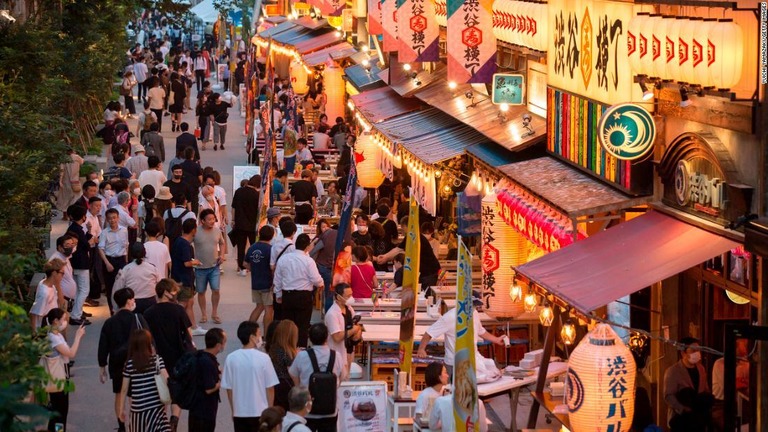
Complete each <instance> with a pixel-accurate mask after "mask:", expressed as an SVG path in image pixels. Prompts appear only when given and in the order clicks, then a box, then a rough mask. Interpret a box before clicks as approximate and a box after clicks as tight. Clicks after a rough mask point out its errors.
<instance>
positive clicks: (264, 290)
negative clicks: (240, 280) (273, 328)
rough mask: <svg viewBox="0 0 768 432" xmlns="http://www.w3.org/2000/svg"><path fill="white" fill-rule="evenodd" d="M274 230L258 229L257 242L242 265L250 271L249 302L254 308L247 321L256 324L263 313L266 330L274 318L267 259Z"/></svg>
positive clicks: (270, 228)
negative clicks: (254, 305) (253, 304)
mask: <svg viewBox="0 0 768 432" xmlns="http://www.w3.org/2000/svg"><path fill="white" fill-rule="evenodd" d="M274 235H275V229H274V228H272V227H271V226H269V225H264V226H263V227H261V228H259V241H257V242H256V243H254V244H252V245H251V247H250V248H248V252H246V254H245V257H246V258H245V261H244V262H243V265H244V266H245V267H246V268H248V269H249V270H250V271H251V301H252V302H253V303H255V304H256V307H255V308H254V309H253V311H251V315H250V317H249V318H248V320H249V321H253V322H257V321H258V320H259V318H261V313H262V312H264V327H265V328H268V327H269V324H270V323H271V322H272V318H273V316H274V309H273V307H272V269H271V268H270V266H269V258H270V255H271V252H272V246H271V245H270V242H271V241H272V237H273V236H274Z"/></svg>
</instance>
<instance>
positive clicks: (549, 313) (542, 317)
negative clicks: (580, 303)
mask: <svg viewBox="0 0 768 432" xmlns="http://www.w3.org/2000/svg"><path fill="white" fill-rule="evenodd" d="M554 319H555V312H554V311H553V310H552V306H551V305H550V304H549V302H546V303H544V307H543V308H541V310H540V311H539V322H541V325H543V326H544V327H549V326H551V325H552V321H553V320H554Z"/></svg>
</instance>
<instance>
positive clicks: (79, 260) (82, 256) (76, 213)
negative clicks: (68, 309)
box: [67, 204, 95, 325]
mask: <svg viewBox="0 0 768 432" xmlns="http://www.w3.org/2000/svg"><path fill="white" fill-rule="evenodd" d="M86 213H87V210H86V209H85V207H81V206H79V205H77V204H72V205H71V206H69V208H68V209H67V214H69V218H70V220H71V223H70V225H69V227H68V228H67V233H68V234H70V235H71V236H72V237H74V238H75V239H76V241H77V243H76V245H75V250H74V251H73V253H72V256H71V257H70V259H69V261H70V263H71V264H72V270H73V272H72V276H73V278H74V279H75V283H76V286H77V291H76V293H75V296H74V297H73V299H74V303H73V305H72V318H71V319H72V322H71V324H72V325H80V324H83V323H85V325H89V324H90V321H88V320H87V319H86V318H85V317H83V305H84V304H85V299H86V298H87V297H88V294H89V293H90V291H91V275H90V269H91V258H90V252H91V246H92V245H93V244H95V240H93V236H91V234H90V233H88V229H87V228H86V226H85V220H86V216H85V215H86Z"/></svg>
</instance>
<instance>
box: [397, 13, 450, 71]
mask: <svg viewBox="0 0 768 432" xmlns="http://www.w3.org/2000/svg"><path fill="white" fill-rule="evenodd" d="M400 3H402V5H400ZM397 22H398V23H400V26H399V27H398V39H400V42H399V43H400V44H399V48H398V55H397V59H398V61H400V62H403V63H405V62H428V61H429V62H431V61H438V60H440V51H439V48H438V44H437V42H438V38H439V36H440V29H439V27H438V25H437V21H436V20H435V3H434V0H402V2H401V1H400V0H398V7H397Z"/></svg>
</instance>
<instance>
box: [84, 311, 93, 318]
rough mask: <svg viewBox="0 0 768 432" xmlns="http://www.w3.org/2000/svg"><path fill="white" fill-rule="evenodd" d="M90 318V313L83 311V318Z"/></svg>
mask: <svg viewBox="0 0 768 432" xmlns="http://www.w3.org/2000/svg"><path fill="white" fill-rule="evenodd" d="M92 316H93V314H92V313H88V312H85V311H83V318H90V317H92Z"/></svg>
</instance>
